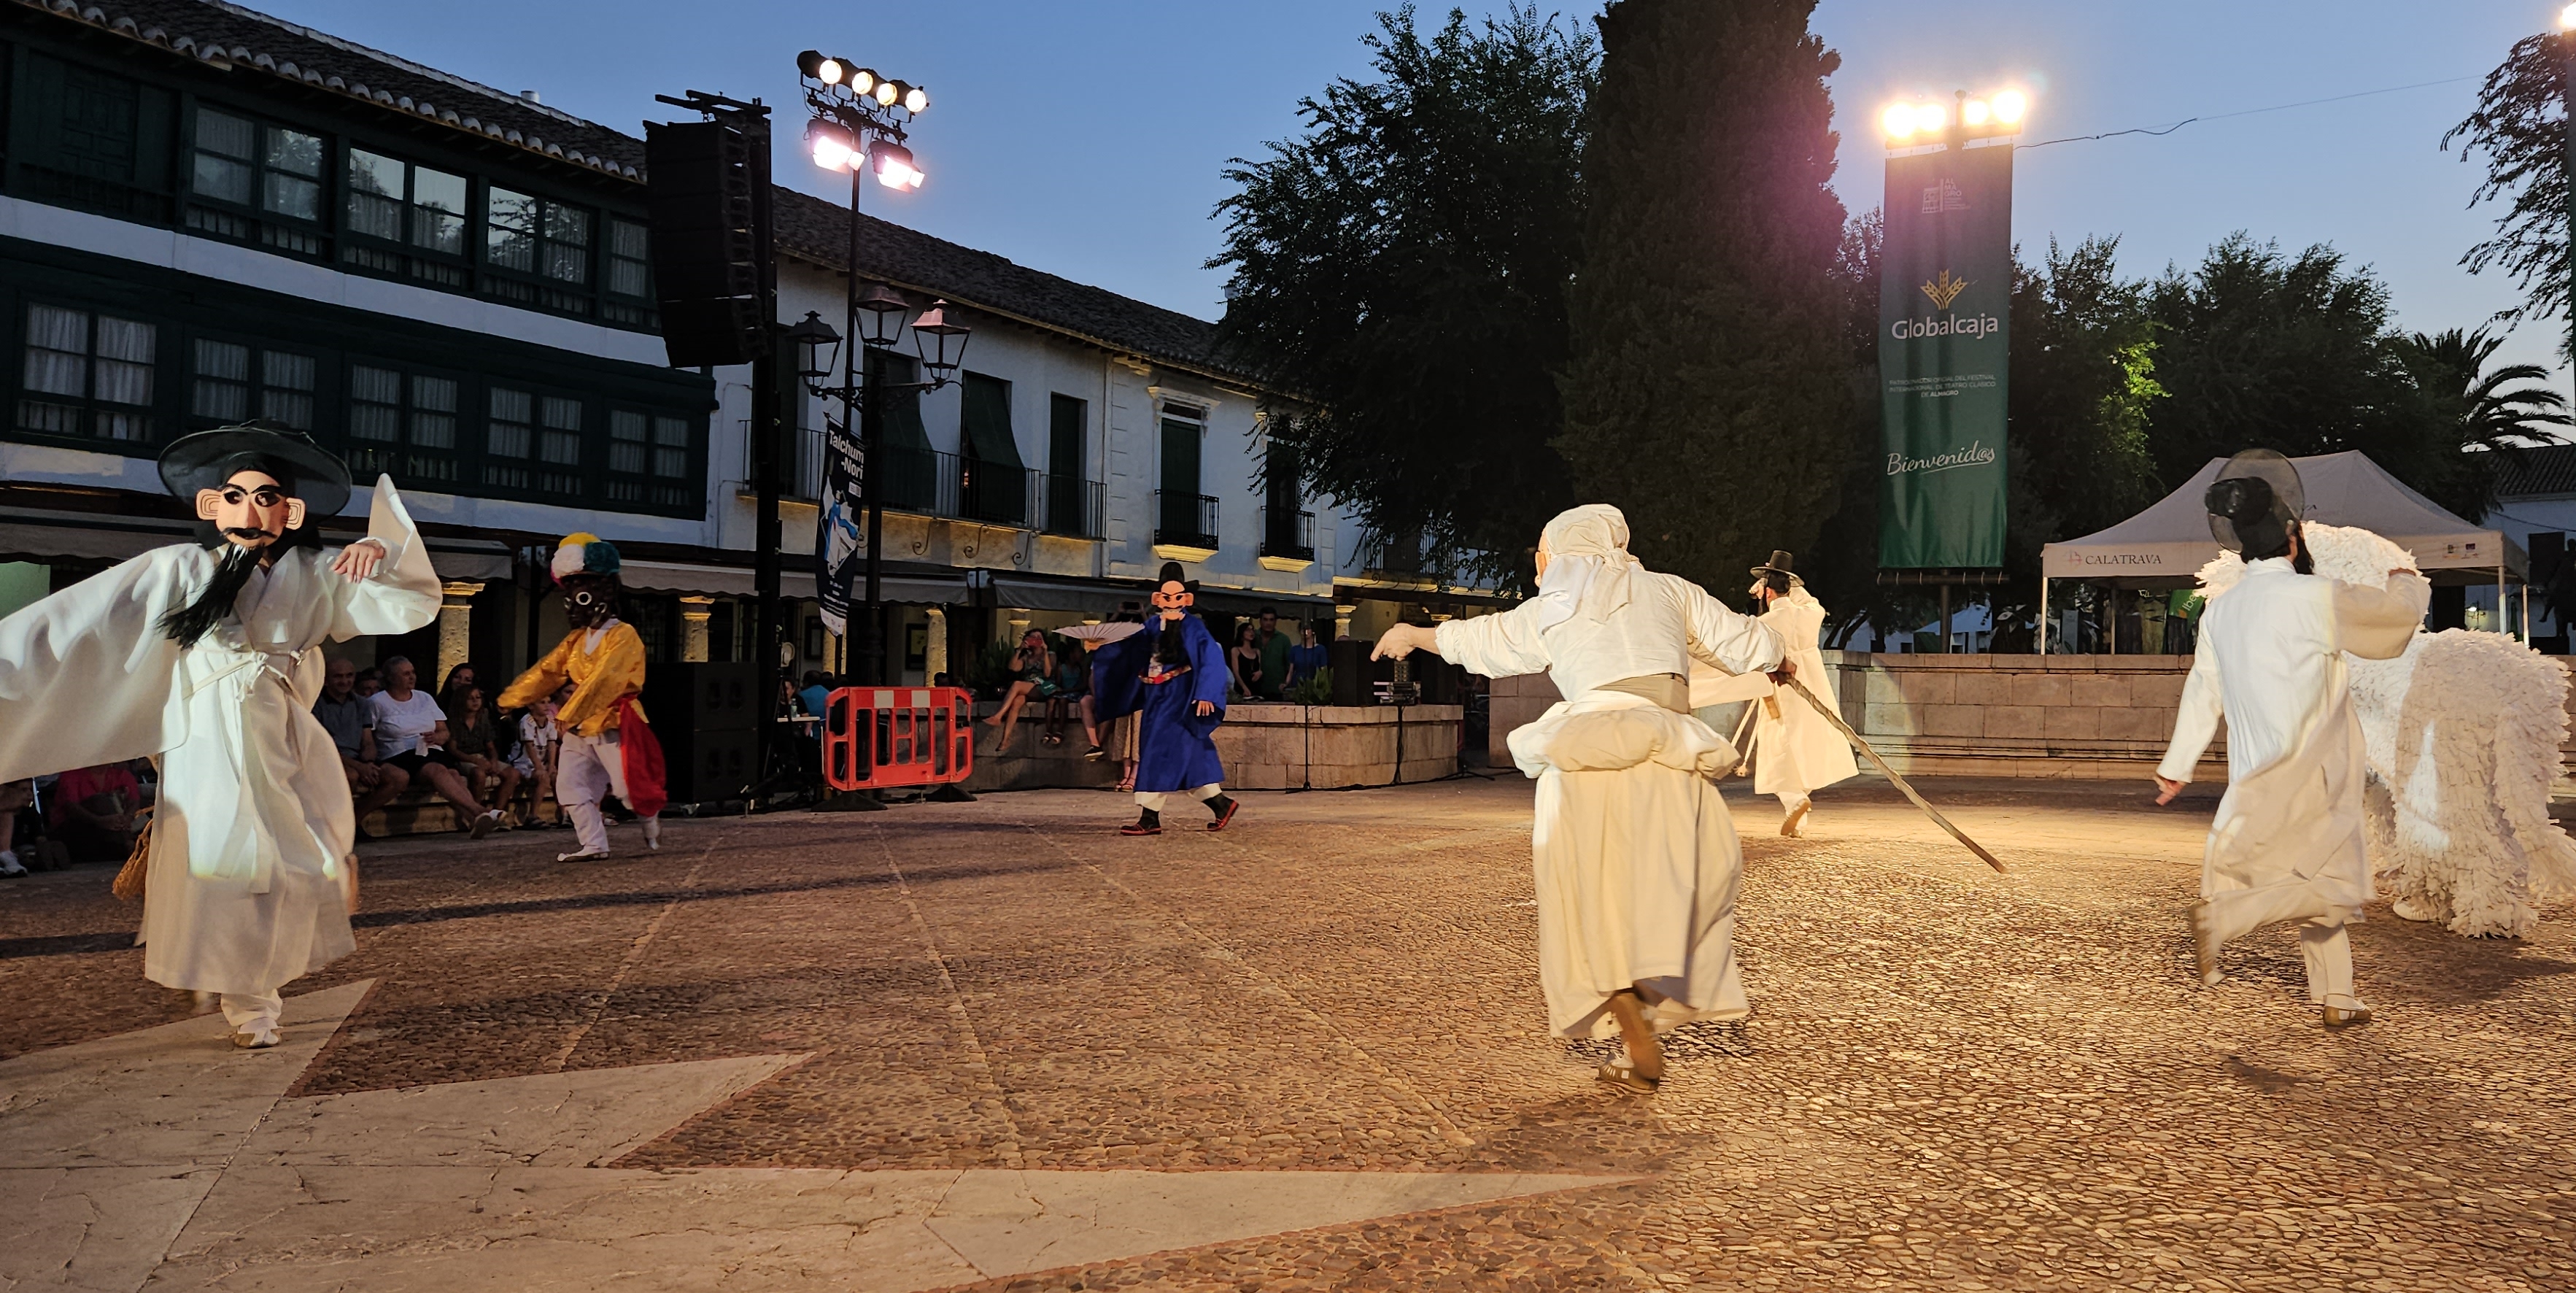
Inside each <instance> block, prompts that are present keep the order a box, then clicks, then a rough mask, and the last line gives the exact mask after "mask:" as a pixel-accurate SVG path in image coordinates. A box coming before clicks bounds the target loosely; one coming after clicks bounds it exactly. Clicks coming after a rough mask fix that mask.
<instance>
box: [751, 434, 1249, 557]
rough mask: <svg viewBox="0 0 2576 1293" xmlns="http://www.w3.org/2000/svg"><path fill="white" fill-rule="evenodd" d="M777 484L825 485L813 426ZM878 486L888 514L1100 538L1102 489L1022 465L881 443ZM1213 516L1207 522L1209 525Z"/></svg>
mask: <svg viewBox="0 0 2576 1293" xmlns="http://www.w3.org/2000/svg"><path fill="white" fill-rule="evenodd" d="M792 444H793V446H794V448H793V451H792V452H791V453H790V454H789V455H788V461H787V462H786V464H784V465H785V468H786V470H785V472H784V475H785V479H784V480H783V481H781V482H780V491H779V492H780V493H781V495H782V496H784V497H787V498H791V499H797V500H800V501H804V502H815V501H819V500H820V499H821V498H822V496H823V483H824V480H825V461H826V459H825V438H824V433H823V432H822V431H820V430H817V429H812V428H805V429H800V430H798V431H797V432H796V435H795V438H794V440H793V441H792ZM880 452H881V453H882V454H883V455H884V458H885V463H884V470H885V478H884V479H883V481H882V482H880V483H881V485H882V487H883V489H884V496H885V505H886V507H887V509H888V510H891V511H896V512H910V513H912V514H914V515H917V516H937V517H946V518H950V519H953V520H960V521H978V522H981V523H983V524H986V525H1007V526H1012V527H1015V528H1019V529H1033V530H1041V531H1044V532H1045V533H1048V534H1057V535H1064V536H1067V537H1070V538H1077V539H1098V538H1102V537H1104V536H1105V535H1106V534H1107V519H1108V518H1107V505H1106V499H1105V497H1104V494H1105V492H1106V491H1105V490H1104V489H1103V487H1102V486H1101V484H1100V482H1098V481H1092V480H1084V479H1082V478H1080V477H1078V476H1056V475H1051V474H1048V473H1045V472H1040V471H1036V470H1034V469H1031V468H1026V467H1010V466H994V465H992V464H989V463H986V462H984V461H982V460H981V459H977V458H973V457H968V456H966V455H962V454H953V453H941V452H939V451H938V450H935V449H913V448H901V447H892V446H889V447H888V448H886V449H883V450H881V451H880ZM1213 517H1214V513H1213V511H1211V513H1210V518H1211V519H1210V521H1209V525H1210V527H1211V528H1213V526H1214V524H1215V522H1214V519H1213Z"/></svg>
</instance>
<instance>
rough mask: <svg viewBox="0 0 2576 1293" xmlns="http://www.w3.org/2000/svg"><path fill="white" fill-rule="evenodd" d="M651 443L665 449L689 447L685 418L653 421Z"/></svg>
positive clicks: (687, 425) (687, 423)
mask: <svg viewBox="0 0 2576 1293" xmlns="http://www.w3.org/2000/svg"><path fill="white" fill-rule="evenodd" d="M653 443H655V444H658V445H662V446H664V447H666V448H680V449H686V448H688V447H689V422H688V419H686V418H655V419H653Z"/></svg>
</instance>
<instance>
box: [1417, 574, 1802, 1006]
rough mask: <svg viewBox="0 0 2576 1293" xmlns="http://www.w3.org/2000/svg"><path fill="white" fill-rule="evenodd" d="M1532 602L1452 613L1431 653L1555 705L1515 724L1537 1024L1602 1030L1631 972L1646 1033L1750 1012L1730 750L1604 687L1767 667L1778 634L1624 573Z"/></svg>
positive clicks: (1682, 586)
mask: <svg viewBox="0 0 2576 1293" xmlns="http://www.w3.org/2000/svg"><path fill="white" fill-rule="evenodd" d="M1541 609H1542V608H1541V606H1540V605H1539V603H1538V602H1536V601H1530V602H1524V603H1522V604H1521V605H1520V606H1519V607H1517V608H1515V609H1513V610H1511V611H1507V612H1505V613H1503V614H1500V615H1487V616H1481V617H1478V618H1476V619H1469V620H1451V621H1449V622H1447V623H1444V624H1442V625H1441V626H1440V627H1439V629H1438V630H1437V634H1436V641H1435V645H1434V647H1433V649H1434V650H1436V651H1438V652H1439V653H1440V655H1441V656H1442V657H1443V658H1445V659H1447V660H1449V661H1451V662H1453V663H1455V664H1458V665H1462V666H1464V667H1466V668H1467V669H1470V670H1473V671H1474V672H1476V673H1481V674H1484V675H1486V676H1488V677H1497V678H1500V677H1509V676H1512V675H1515V674H1527V673H1537V672H1540V671H1542V670H1544V671H1546V673H1547V674H1548V676H1549V677H1550V679H1552V680H1553V681H1554V682H1555V683H1556V686H1557V690H1558V692H1559V693H1560V694H1561V695H1563V696H1565V697H1566V699H1565V700H1563V701H1560V702H1558V703H1557V704H1556V705H1554V706H1552V707H1550V708H1549V709H1548V711H1547V712H1546V713H1544V714H1542V715H1540V716H1539V718H1538V719H1537V721H1535V722H1532V723H1530V724H1527V725H1525V726H1523V727H1521V728H1520V729H1518V730H1516V731H1514V732H1513V733H1512V735H1511V739H1510V745H1511V750H1512V759H1513V761H1514V762H1515V763H1516V764H1518V765H1519V767H1520V769H1521V771H1522V772H1524V773H1526V774H1527V775H1529V776H1532V777H1535V778H1537V779H1538V797H1537V805H1536V820H1535V821H1534V823H1533V824H1532V828H1531V855H1532V865H1533V870H1534V873H1535V878H1536V881H1537V890H1538V918H1539V931H1538V944H1539V983H1540V986H1541V987H1542V988H1543V989H1544V990H1545V992H1546V995H1547V1010H1548V1026H1549V1027H1550V1028H1551V1029H1552V1030H1553V1031H1555V1032H1556V1033H1557V1034H1558V1035H1560V1036H1564V1037H1611V1036H1615V1035H1617V1033H1618V1024H1617V1021H1616V1020H1614V1019H1612V1018H1611V1017H1610V1016H1609V1014H1608V1010H1607V1007H1608V1004H1609V1000H1610V995H1611V994H1612V993H1614V992H1618V991H1620V990H1622V989H1625V988H1628V987H1630V986H1632V985H1635V984H1639V983H1643V984H1645V985H1646V986H1648V987H1650V988H1652V989H1654V990H1655V991H1656V992H1658V993H1660V994H1662V995H1663V996H1664V997H1665V998H1666V1000H1665V1002H1664V1003H1663V1004H1662V1005H1661V1006H1660V1007H1658V1008H1657V1009H1656V1011H1655V1013H1654V1021H1655V1024H1656V1026H1657V1027H1658V1028H1668V1027H1670V1026H1672V1025H1674V1024H1677V1023H1681V1022H1683V1021H1686V1020H1689V1019H1693V1018H1701V1017H1710V1018H1719V1019H1727V1018H1738V1017H1741V1016H1743V1015H1744V1014H1746V1013H1748V1007H1747V1005H1746V1003H1745V998H1744V988H1743V984H1742V983H1741V982H1740V980H1739V979H1738V977H1737V974H1736V970H1735V959H1734V928H1735V890H1736V882H1737V878H1738V876H1739V875H1740V874H1741V872H1742V870H1743V864H1744V859H1743V854H1742V853H1741V851H1740V850H1739V849H1738V846H1737V844H1736V839H1735V825H1734V822H1733V819H1732V818H1730V817H1729V816H1728V814H1727V809H1726V803H1725V801H1724V800H1723V799H1722V798H1720V797H1719V795H1718V792H1717V784H1716V781H1715V778H1716V777H1718V776H1721V775H1723V774H1724V773H1725V771H1726V769H1727V768H1729V767H1731V766H1733V765H1734V763H1735V760H1736V752H1735V750H1734V748H1733V747H1731V746H1729V745H1728V744H1727V743H1726V741H1725V739H1724V738H1722V737H1720V736H1718V735H1717V734H1716V733H1714V732H1711V731H1710V730H1708V727H1707V725H1705V724H1703V723H1701V722H1700V721H1699V720H1698V719H1695V718H1692V717H1690V716H1689V715H1687V714H1676V713H1673V712H1671V711H1669V710H1666V709H1664V708H1662V707H1661V706H1658V705H1656V704H1654V703H1653V702H1651V701H1648V700H1646V699H1644V698H1643V697H1639V696H1633V695H1630V694H1628V693H1625V692H1616V691H1605V690H1601V688H1602V687H1603V686H1604V685H1605V684H1608V683H1614V682H1618V681H1620V680H1622V679H1627V678H1634V677H1639V676H1644V675H1652V674H1673V675H1679V676H1682V677H1687V676H1688V675H1689V672H1690V667H1691V663H1692V661H1693V660H1694V659H1704V660H1711V661H1715V662H1718V663H1721V664H1723V665H1725V666H1726V668H1728V669H1730V670H1733V671H1735V672H1738V673H1759V672H1764V671H1768V670H1771V669H1775V668H1777V667H1779V663H1780V659H1781V656H1782V654H1783V648H1782V646H1781V643H1780V639H1779V637H1778V635H1776V634H1774V633H1773V632H1772V631H1771V630H1770V629H1768V628H1765V627H1763V626H1762V625H1761V624H1760V623H1758V622H1756V621H1754V620H1752V619H1750V618H1747V617H1745V616H1742V615H1738V614H1736V613H1735V612H1733V611H1730V610H1728V609H1727V608H1726V607H1725V606H1723V605H1721V604H1720V603H1719V602H1718V601H1717V599H1715V598H1713V597H1710V596H1709V595H1708V594H1707V593H1706V592H1704V591H1702V590H1701V589H1700V588H1699V587H1698V586H1697V585H1695V584H1692V583H1691V582H1689V581H1688V580H1684V579H1680V578H1676V577H1674V576H1672V575H1663V574H1655V573H1652V572H1649V571H1643V570H1640V571H1637V572H1635V573H1634V574H1632V575H1631V576H1630V587H1629V599H1628V602H1627V604H1626V605H1625V606H1622V607H1620V608H1619V609H1618V610H1616V611H1613V612H1611V613H1610V615H1609V616H1608V617H1606V618H1604V619H1597V620H1596V619H1594V618H1592V617H1591V616H1589V615H1586V614H1580V613H1578V614H1576V615H1574V616H1573V617H1572V618H1570V619H1567V620H1566V621H1564V622H1563V623H1561V624H1558V625H1556V626H1555V627H1553V628H1548V629H1544V630H1542V629H1541V628H1540V627H1539V622H1540V621H1539V615H1540V611H1541Z"/></svg>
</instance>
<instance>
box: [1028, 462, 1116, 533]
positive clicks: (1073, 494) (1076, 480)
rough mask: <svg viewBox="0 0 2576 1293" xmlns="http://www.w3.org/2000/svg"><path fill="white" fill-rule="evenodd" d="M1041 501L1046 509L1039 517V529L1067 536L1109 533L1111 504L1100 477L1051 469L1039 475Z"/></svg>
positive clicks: (1039, 497) (1039, 498)
mask: <svg viewBox="0 0 2576 1293" xmlns="http://www.w3.org/2000/svg"><path fill="white" fill-rule="evenodd" d="M1038 501H1039V502H1040V503H1043V504H1045V507H1046V510H1045V511H1044V512H1043V513H1042V514H1041V515H1040V517H1039V519H1038V531H1039V533H1041V534H1052V535H1056V536H1058V537H1060V538H1066V539H1100V538H1106V537H1107V536H1108V530H1107V526H1106V521H1107V517H1106V515H1105V513H1106V512H1107V511H1108V505H1107V503H1106V501H1105V499H1104V498H1103V491H1102V489H1101V485H1100V482H1099V481H1096V480H1084V479H1083V478H1082V477H1080V476H1058V475H1055V474H1053V473H1048V474H1045V475H1041V476H1039V477H1038Z"/></svg>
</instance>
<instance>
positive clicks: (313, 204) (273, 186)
mask: <svg viewBox="0 0 2576 1293" xmlns="http://www.w3.org/2000/svg"><path fill="white" fill-rule="evenodd" d="M259 205H260V209H261V210H264V211H272V212H275V213H276V214H278V215H282V216H292V217H294V218H295V219H298V220H319V219H321V218H322V185H321V184H320V183H319V182H317V181H314V180H303V179H297V178H296V177H294V176H292V175H280V174H278V173H276V172H274V171H271V172H269V174H268V177H267V179H266V181H265V182H264V185H263V187H262V188H261V190H260V195H259Z"/></svg>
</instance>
